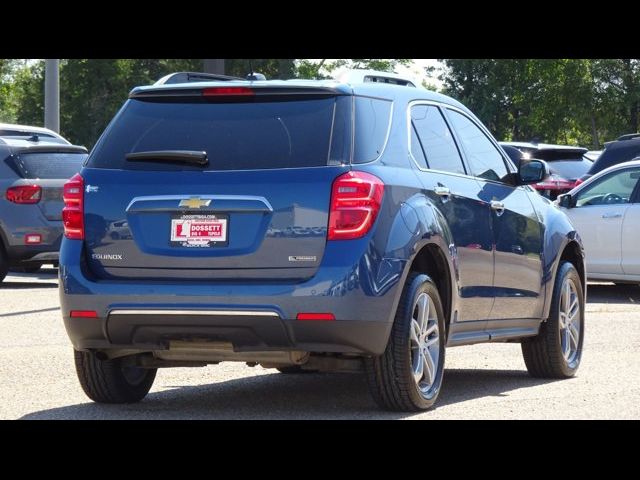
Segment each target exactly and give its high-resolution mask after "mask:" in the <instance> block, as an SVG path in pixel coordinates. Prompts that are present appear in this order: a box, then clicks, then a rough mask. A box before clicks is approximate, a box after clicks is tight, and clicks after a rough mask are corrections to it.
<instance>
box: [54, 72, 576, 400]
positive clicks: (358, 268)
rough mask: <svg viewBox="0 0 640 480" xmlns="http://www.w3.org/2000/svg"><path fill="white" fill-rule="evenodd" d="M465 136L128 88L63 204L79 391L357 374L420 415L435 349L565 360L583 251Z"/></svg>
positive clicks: (269, 104) (442, 123) (289, 103)
mask: <svg viewBox="0 0 640 480" xmlns="http://www.w3.org/2000/svg"><path fill="white" fill-rule="evenodd" d="M547 174H548V171H547V169H546V164H545V163H544V162H542V161H538V160H532V161H529V162H523V163H522V164H521V165H520V169H519V170H518V169H516V168H515V166H514V165H513V163H512V162H511V161H510V160H509V159H508V157H507V156H506V155H505V153H504V152H503V150H502V149H501V148H500V146H499V145H498V144H497V142H496V141H495V140H494V139H493V137H492V136H491V135H490V134H489V132H488V131H487V130H486V128H485V127H484V126H483V125H482V124H481V123H480V121H478V119H477V118H476V117H475V116H474V115H473V114H472V113H471V112H470V111H469V110H467V109H466V108H465V107H464V106H463V105H461V104H460V103H458V102H456V101H455V100H453V99H451V98H448V97H445V96H443V95H439V94H436V93H432V92H429V91H427V90H423V89H418V88H411V87H402V86H394V85H384V84H375V83H363V84H353V85H350V84H343V83H339V82H335V81H255V82H249V81H219V82H205V83H184V84H171V83H169V84H160V85H153V86H147V87H139V88H135V89H134V90H133V91H132V92H131V93H130V95H129V100H128V101H127V102H126V103H125V105H124V106H123V107H122V109H121V110H120V112H119V113H118V114H117V115H116V117H115V118H114V120H113V121H112V123H111V124H110V126H109V127H108V128H107V130H106V131H105V132H104V134H103V135H102V137H101V138H100V140H99V141H98V143H97V144H96V146H95V148H94V149H93V151H92V152H91V154H90V156H89V159H88V160H87V163H86V165H85V167H84V168H83V169H82V171H81V173H80V175H77V176H76V177H74V178H73V179H72V180H71V181H70V182H69V183H67V184H66V186H65V193H64V200H65V209H64V222H65V229H66V238H65V240H64V242H63V245H62V250H61V256H60V298H61V303H62V315H63V317H64V323H65V326H66V329H67V332H68V334H69V336H70V338H71V341H72V342H73V346H74V349H75V362H76V369H77V373H78V377H79V379H80V383H81V385H82V387H83V389H84V391H85V392H86V394H87V395H88V396H89V397H90V398H92V399H93V400H95V401H98V402H107V403H123V402H134V401H138V400H140V399H142V398H143V397H144V396H145V395H146V394H147V393H148V391H149V389H150V388H151V385H152V383H153V380H154V377H155V374H156V369H157V368H159V367H182V366H185V367H188V366H201V365H205V364H216V363H219V362H223V361H239V362H246V363H247V364H249V365H251V366H255V365H257V364H260V365H262V366H263V367H266V368H277V369H278V370H280V371H281V372H283V373H288V374H290V373H298V372H309V371H362V372H365V373H366V376H367V378H368V380H369V384H370V386H371V391H372V393H373V396H374V398H375V399H376V401H377V402H378V403H379V404H380V405H381V406H383V407H385V408H389V409H395V410H406V411H412V410H421V409H426V408H429V407H431V406H432V405H433V404H434V402H435V401H436V398H437V396H438V393H439V392H440V387H441V383H442V378H443V369H444V361H445V348H446V347H451V346H457V345H469V344H474V343H480V342H521V343H522V350H523V354H524V358H525V362H526V365H527V368H528V370H529V372H530V373H531V374H532V375H534V376H537V377H552V378H565V377H570V376H572V375H574V374H575V372H576V369H577V368H578V365H579V363H580V358H581V352H582V342H583V334H584V300H585V279H584V271H585V270H584V252H583V248H582V244H581V241H580V238H579V236H578V235H577V233H576V231H575V230H574V228H573V227H572V226H571V224H570V222H569V220H568V219H567V217H566V216H565V215H564V214H563V213H561V212H560V211H559V210H558V209H557V208H555V207H554V206H553V205H552V204H551V202H549V201H548V200H547V199H545V198H543V197H541V196H539V195H537V194H536V193H535V191H534V190H533V189H532V188H531V187H529V186H527V184H530V183H537V182H539V181H541V180H542V179H543V178H544V177H545V176H546V175H547Z"/></svg>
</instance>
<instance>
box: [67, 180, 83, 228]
mask: <svg viewBox="0 0 640 480" xmlns="http://www.w3.org/2000/svg"><path fill="white" fill-rule="evenodd" d="M62 199H63V200H64V208H63V209H62V223H63V225H64V236H65V237H67V238H70V239H73V240H84V179H83V178H82V177H81V176H80V174H79V173H76V174H75V175H74V176H73V177H71V179H70V180H69V181H68V182H67V183H65V184H64V189H63V193H62Z"/></svg>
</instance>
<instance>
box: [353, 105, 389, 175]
mask: <svg viewBox="0 0 640 480" xmlns="http://www.w3.org/2000/svg"><path fill="white" fill-rule="evenodd" d="M354 103H355V110H356V111H355V135H354V139H355V140H354V141H355V145H354V149H353V163H367V162H371V161H373V160H375V159H376V158H378V157H379V156H380V155H381V154H382V151H383V150H384V146H385V143H386V141H387V135H388V133H389V125H390V122H391V107H392V105H393V104H392V102H391V101H390V100H384V99H380V98H370V97H355V100H354Z"/></svg>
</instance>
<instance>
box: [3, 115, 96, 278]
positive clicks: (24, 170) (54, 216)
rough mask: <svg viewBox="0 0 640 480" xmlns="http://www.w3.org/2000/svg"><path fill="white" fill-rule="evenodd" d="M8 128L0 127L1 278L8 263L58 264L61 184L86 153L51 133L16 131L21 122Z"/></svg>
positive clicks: (24, 266)
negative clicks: (0, 128) (47, 134)
mask: <svg viewBox="0 0 640 480" xmlns="http://www.w3.org/2000/svg"><path fill="white" fill-rule="evenodd" d="M12 127H13V128H14V130H11V131H8V130H0V134H2V135H4V136H0V192H1V195H2V197H1V198H0V282H2V280H4V278H5V275H6V274H7V271H8V269H9V268H14V269H20V270H23V271H27V272H35V271H37V270H38V269H39V268H40V266H41V265H42V264H43V263H57V261H58V250H59V249H60V242H61V241H62V232H63V229H62V206H63V204H62V186H63V185H64V183H65V182H66V181H67V180H68V179H69V178H71V177H72V176H73V175H74V174H76V173H78V172H79V171H80V167H81V166H82V162H83V161H84V160H85V159H86V158H87V150H86V149H85V148H84V147H79V146H75V145H71V144H69V143H68V142H66V140H64V139H62V137H60V138H57V137H53V135H55V134H54V133H53V132H51V136H49V137H47V136H45V135H46V132H45V133H42V132H39V131H36V133H29V134H28V135H17V133H23V132H22V131H19V132H17V131H15V128H16V127H21V126H17V125H12ZM22 128H29V127H22ZM34 128H35V127H34ZM39 130H45V129H39ZM9 134H10V135H9ZM63 142H66V143H63Z"/></svg>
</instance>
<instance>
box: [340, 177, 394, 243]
mask: <svg viewBox="0 0 640 480" xmlns="http://www.w3.org/2000/svg"><path fill="white" fill-rule="evenodd" d="M383 194H384V183H382V180H380V179H379V178H378V177H376V176H374V175H371V174H370V173H365V172H347V173H345V174H343V175H340V176H339V177H338V178H336V179H335V180H334V181H333V186H332V188H331V208H330V213H329V235H328V239H329V240H351V239H354V238H361V237H364V236H365V235H366V234H367V233H369V230H371V227H372V226H373V223H374V222H375V221H376V217H377V216H378V213H379V212H380V205H382V196H383Z"/></svg>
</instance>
